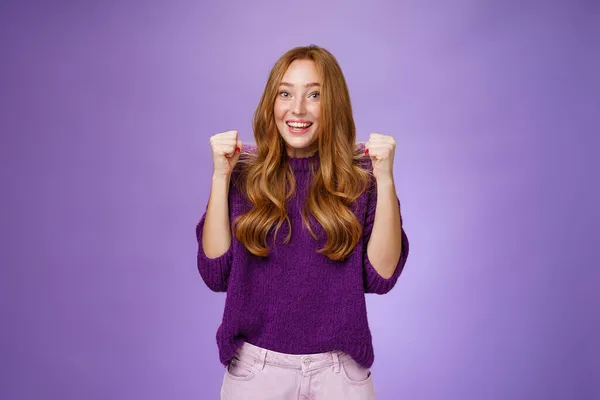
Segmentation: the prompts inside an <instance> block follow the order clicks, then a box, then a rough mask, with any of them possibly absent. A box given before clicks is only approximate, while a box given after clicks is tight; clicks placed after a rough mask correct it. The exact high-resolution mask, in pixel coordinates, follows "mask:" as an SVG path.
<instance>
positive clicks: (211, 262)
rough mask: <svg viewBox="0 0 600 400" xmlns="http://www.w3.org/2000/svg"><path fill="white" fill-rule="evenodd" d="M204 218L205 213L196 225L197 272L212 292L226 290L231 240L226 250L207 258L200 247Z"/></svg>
mask: <svg viewBox="0 0 600 400" xmlns="http://www.w3.org/2000/svg"><path fill="white" fill-rule="evenodd" d="M205 220H206V213H205V214H204V215H203V216H202V218H201V219H200V221H199V222H198V224H197V225H196V239H197V241H198V272H200V276H201V277H202V279H203V280H204V283H206V286H208V288H209V289H210V290H212V291H213V292H225V291H227V282H228V280H229V272H230V270H231V262H232V259H233V241H232V243H231V245H230V246H229V249H227V251H226V252H225V253H224V254H222V255H220V256H219V257H217V258H208V257H207V256H206V254H205V253H204V249H203V248H202V230H203V228H204V222H205Z"/></svg>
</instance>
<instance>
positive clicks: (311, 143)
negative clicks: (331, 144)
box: [274, 60, 321, 157]
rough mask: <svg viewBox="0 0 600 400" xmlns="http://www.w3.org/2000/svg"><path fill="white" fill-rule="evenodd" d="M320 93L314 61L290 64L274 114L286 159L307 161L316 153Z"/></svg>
mask: <svg viewBox="0 0 600 400" xmlns="http://www.w3.org/2000/svg"><path fill="white" fill-rule="evenodd" d="M320 91H321V77H320V76H319V73H318V71H317V67H316V65H315V63H314V61H312V60H295V61H293V62H292V63H291V64H290V66H289V67H288V69H287V70H286V72H285V74H284V75H283V79H282V80H281V83H280V84H279V91H278V92H277V93H278V94H277V99H276V100H275V110H274V111H275V123H276V125H277V129H278V130H279V134H280V135H281V137H282V138H283V140H284V141H285V143H286V145H287V149H288V155H289V156H290V157H308V156H310V155H311V154H313V153H314V152H315V151H316V150H317V138H318V129H319V120H320V117H321V92H320Z"/></svg>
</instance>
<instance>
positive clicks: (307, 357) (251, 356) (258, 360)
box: [236, 342, 352, 372]
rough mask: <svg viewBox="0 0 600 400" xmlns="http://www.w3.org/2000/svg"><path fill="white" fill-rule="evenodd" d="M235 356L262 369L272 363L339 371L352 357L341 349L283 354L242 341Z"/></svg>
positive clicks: (286, 366)
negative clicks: (330, 368) (313, 352)
mask: <svg viewBox="0 0 600 400" xmlns="http://www.w3.org/2000/svg"><path fill="white" fill-rule="evenodd" d="M236 357H237V358H238V359H239V360H240V361H242V362H245V363H246V364H250V365H253V366H255V367H257V368H258V369H260V370H262V369H263V368H264V366H265V365H274V366H277V367H281V368H294V369H300V370H302V371H309V370H314V369H320V368H323V367H329V366H333V367H334V370H336V372H337V371H339V367H340V364H343V363H344V362H346V361H348V360H349V359H351V358H352V357H351V356H350V355H349V354H346V353H344V352H341V351H328V352H325V353H315V354H285V353H279V352H276V351H272V350H267V349H264V348H262V347H258V346H255V345H253V344H250V343H248V342H244V343H243V344H242V346H240V347H239V348H238V350H237V352H236Z"/></svg>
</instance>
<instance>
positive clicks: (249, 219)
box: [233, 45, 370, 260]
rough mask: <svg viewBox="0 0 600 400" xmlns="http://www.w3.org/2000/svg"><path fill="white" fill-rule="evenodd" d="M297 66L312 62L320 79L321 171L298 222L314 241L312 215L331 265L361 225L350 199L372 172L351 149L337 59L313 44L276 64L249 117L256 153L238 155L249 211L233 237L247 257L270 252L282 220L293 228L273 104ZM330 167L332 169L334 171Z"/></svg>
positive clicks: (290, 181) (351, 127)
mask: <svg viewBox="0 0 600 400" xmlns="http://www.w3.org/2000/svg"><path fill="white" fill-rule="evenodd" d="M295 60H312V61H313V62H314V63H315V65H316V67H317V71H318V72H319V75H320V77H321V102H320V104H321V119H320V130H319V132H317V144H318V153H319V154H318V155H319V161H320V163H319V167H318V168H317V169H316V171H313V175H314V178H313V180H312V185H311V188H310V191H309V194H308V198H307V201H306V204H305V206H304V209H303V211H302V220H303V221H304V224H305V225H306V226H307V228H308V229H309V231H310V233H311V235H312V236H313V237H314V238H315V239H317V236H316V234H315V233H314V230H313V229H312V227H311V224H310V223H309V220H310V218H309V217H310V216H312V217H314V219H315V220H316V221H317V222H318V223H319V224H320V225H321V226H322V227H323V230H324V231H325V233H326V235H327V241H326V243H325V246H324V247H323V248H322V249H319V250H318V252H319V253H320V254H323V255H325V256H327V257H328V258H330V259H331V260H343V259H344V258H346V257H347V256H348V255H349V254H350V253H351V252H352V250H353V249H354V247H355V246H356V244H357V243H358V241H359V240H360V237H361V235H362V225H361V223H360V222H359V221H358V219H357V218H356V215H355V214H354V213H353V212H352V211H351V209H350V207H351V206H352V204H353V203H354V201H355V200H356V199H357V198H358V197H359V196H360V195H361V194H362V193H363V192H364V191H365V190H366V188H367V187H368V182H369V176H370V173H369V172H368V171H366V170H365V169H363V168H361V167H360V166H359V165H358V163H357V161H358V160H359V159H362V158H364V155H363V153H362V152H359V151H358V147H357V146H356V143H355V140H356V127H355V124H354V118H353V116H352V106H351V103H350V94H349V92H348V86H347V84H346V80H345V78H344V75H343V73H342V69H341V68H340V66H339V64H338V62H337V60H336V59H335V57H334V56H333V55H332V54H331V53H330V52H329V51H327V50H325V49H323V48H321V47H318V46H314V45H311V46H308V47H296V48H293V49H291V50H289V51H288V52H286V53H285V54H283V56H281V58H279V60H277V62H276V63H275V65H274V66H273V68H272V69H271V72H270V74H269V78H268V80H267V83H266V86H265V89H264V92H263V94H262V97H261V99H260V101H259V104H258V107H257V109H256V111H255V114H254V120H253V130H254V138H255V140H256V147H257V149H256V153H253V154H247V153H245V154H244V156H245V157H241V158H240V161H241V163H240V164H241V165H242V167H241V168H242V173H241V179H240V182H241V189H242V192H243V193H244V194H245V195H246V197H247V198H248V199H249V201H250V202H251V203H252V205H253V207H252V209H251V210H250V211H249V212H247V213H246V214H244V215H241V216H240V217H238V218H237V219H236V220H235V221H234V224H233V229H234V234H235V237H236V238H237V239H238V240H239V241H240V243H242V244H243V245H244V246H245V247H246V248H247V249H248V250H249V251H250V252H251V253H252V254H254V255H256V256H263V257H264V256H266V255H267V254H268V253H269V247H268V245H267V237H268V234H269V232H270V231H271V229H273V227H275V235H277V231H278V230H279V228H280V227H281V225H282V224H283V223H284V222H287V223H288V226H289V228H290V229H289V233H288V235H287V237H286V239H285V243H287V242H289V239H290V237H291V224H290V220H289V217H288V215H287V211H286V207H285V203H286V201H287V200H288V199H289V198H290V197H291V196H292V194H293V193H294V190H295V187H296V182H295V179H294V174H293V171H292V170H291V168H290V166H289V158H288V155H287V150H286V143H285V141H284V140H283V138H282V137H281V135H280V133H279V131H278V129H277V126H276V124H275V115H274V106H275V100H276V97H277V94H278V92H279V84H280V82H281V80H282V79H283V76H284V74H285V72H286V70H287V68H288V67H289V66H290V64H291V63H292V62H293V61H295ZM334 161H335V165H334Z"/></svg>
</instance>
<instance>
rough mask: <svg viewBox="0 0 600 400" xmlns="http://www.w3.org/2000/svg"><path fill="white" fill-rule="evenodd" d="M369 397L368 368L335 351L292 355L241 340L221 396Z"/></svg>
mask: <svg viewBox="0 0 600 400" xmlns="http://www.w3.org/2000/svg"><path fill="white" fill-rule="evenodd" d="M234 399H235V400H259V399H260V400H271V399H272V400H275V399H277V400H325V399H327V400H338V399H339V400H342V399H343V400H372V399H375V386H374V385H373V377H372V375H371V371H369V370H368V369H367V368H364V367H362V366H360V365H359V364H358V363H356V362H355V361H354V359H353V358H352V357H350V355H348V354H346V353H342V352H338V351H330V352H327V353H319V354H309V355H292V354H283V353H277V352H274V351H270V350H266V349H263V348H260V347H257V346H254V345H252V344H250V343H244V344H243V345H242V346H241V347H240V348H239V349H238V351H237V353H236V355H235V357H234V358H233V359H232V360H231V362H230V363H229V365H228V366H227V368H226V369H225V376H224V378H223V385H222V387H221V400H234Z"/></svg>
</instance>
